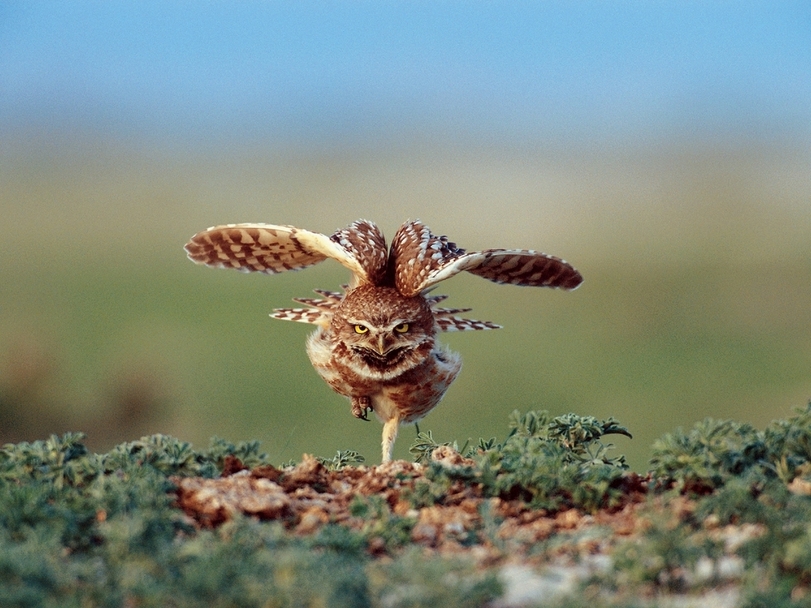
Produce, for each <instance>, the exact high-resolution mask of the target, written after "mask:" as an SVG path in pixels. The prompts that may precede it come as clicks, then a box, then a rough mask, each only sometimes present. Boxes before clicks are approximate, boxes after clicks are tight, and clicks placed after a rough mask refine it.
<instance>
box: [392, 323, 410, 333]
mask: <svg viewBox="0 0 811 608" xmlns="http://www.w3.org/2000/svg"><path fill="white" fill-rule="evenodd" d="M394 331H396V332H397V333H398V334H404V333H406V332H407V331H408V323H400V324H399V325H396V326H395V327H394Z"/></svg>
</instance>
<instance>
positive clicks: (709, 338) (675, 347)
mask: <svg viewBox="0 0 811 608" xmlns="http://www.w3.org/2000/svg"><path fill="white" fill-rule="evenodd" d="M810 157H811V154H809V150H807V149H803V148H798V147H796V146H791V145H789V144H785V145H780V144H775V143H768V144H764V143H751V142H744V143H741V142H733V143H730V142H715V143H712V144H708V143H706V142H705V143H695V142H693V143H689V144H687V143H684V142H682V143H680V144H678V145H677V144H672V145H666V146H639V147H638V148H635V149H622V150H616V149H608V148H606V149H591V150H587V151H561V150H553V149H547V150H544V149H530V150H528V149H504V148H489V149H483V148H481V147H474V148H471V149H468V148H464V147H461V146H432V145H428V144H425V145H422V146H417V145H414V146H412V147H409V148H400V149H396V150H393V151H392V150H371V151H370V150H336V151H325V152H320V153H305V152H302V151H291V152H288V153H284V154H283V153H280V152H273V153H271V152H268V151H266V150H261V149H253V150H238V151H237V150H234V149H227V148H226V149H223V150H213V149H212V150H205V151H197V152H195V153H190V152H189V151H187V150H172V149H168V148H164V149H161V150H156V149H143V148H137V147H126V146H122V145H114V144H110V143H109V142H107V143H105V142H99V141H88V140H82V141H79V142H62V144H52V143H46V142H44V141H42V140H34V141H28V142H19V141H18V142H12V143H9V142H6V144H4V145H3V146H2V149H0V209H2V213H3V218H4V219H3V226H4V228H5V231H4V233H5V236H4V239H3V241H2V242H1V243H0V253H2V256H1V257H0V273H1V274H0V276H1V277H2V279H0V408H2V409H0V440H2V441H12V440H13V441H19V440H28V439H35V438H40V437H43V436H44V435H45V434H47V433H49V432H53V431H63V430H67V429H74V430H83V431H85V432H87V433H88V434H89V440H90V444H91V445H93V447H95V448H97V449H104V448H106V447H109V446H110V445H112V444H113V443H116V442H119V441H123V440H128V439H133V438H135V437H136V436H140V435H142V434H147V433H156V432H163V433H170V434H174V435H176V436H178V437H180V438H182V439H185V440H190V441H192V442H194V443H195V444H196V445H205V444H206V443H207V441H208V438H209V437H210V436H212V435H218V436H221V437H225V438H227V439H229V440H232V441H237V440H243V439H259V440H261V441H262V444H263V449H264V450H265V451H267V452H268V453H269V454H270V455H271V457H272V458H275V459H276V460H278V461H283V460H286V459H288V458H299V457H300V456H301V454H302V453H303V452H310V453H316V454H319V455H325V456H326V455H331V454H333V453H334V452H335V450H337V449H350V448H351V449H356V450H359V451H360V452H361V453H363V454H365V455H366V457H367V458H368V459H369V460H370V461H371V462H377V460H378V458H379V453H378V452H379V448H378V443H379V438H380V426H379V425H378V424H377V423H376V422H374V423H364V422H361V421H357V420H355V419H354V418H352V416H351V415H350V413H349V406H348V403H347V402H346V401H345V400H344V399H343V398H341V397H340V396H338V395H335V394H333V393H332V392H331V391H330V390H329V388H328V387H327V386H326V385H324V384H323V383H322V382H321V381H320V380H319V379H318V378H317V376H316V374H315V372H314V371H313V370H312V369H311V368H310V366H309V363H308V361H307V358H306V355H305V353H304V348H303V342H304V339H305V336H306V334H307V332H308V331H309V329H308V328H307V327H306V326H303V325H299V324H292V323H284V322H280V321H273V320H271V319H269V318H268V317H267V313H268V312H270V310H271V309H272V308H274V307H277V306H287V305H289V301H290V298H292V297H295V296H303V295H307V294H308V293H309V291H310V290H311V289H312V288H315V287H321V288H327V289H329V288H335V287H337V286H338V285H339V284H341V283H342V282H344V281H346V279H347V273H346V271H345V270H344V269H343V268H342V267H340V266H339V265H337V264H334V263H331V262H330V263H326V264H324V265H322V266H320V267H316V268H312V269H309V270H306V271H304V272H301V273H294V274H290V275H279V276H274V277H268V276H248V275H242V274H239V273H230V272H225V271H215V270H210V269H206V268H201V267H197V266H195V265H193V264H191V263H190V262H188V261H187V260H186V259H185V255H184V252H183V250H182V246H183V244H184V243H185V241H186V240H187V238H188V237H189V236H191V234H192V233H194V232H196V231H198V230H200V229H203V228H205V227H207V226H209V225H212V224H217V223H225V222H240V221H261V222H273V223H290V224H296V225H300V226H304V227H307V228H310V229H313V230H320V231H324V232H329V231H332V230H334V229H335V228H338V227H340V226H343V225H345V224H347V223H348V222H350V221H352V220H354V219H357V218H359V217H367V218H369V219H373V220H375V221H377V222H378V223H379V224H380V225H381V226H382V227H383V229H384V231H386V233H387V234H389V235H391V234H392V233H393V231H394V229H395V228H396V226H397V225H398V224H399V223H400V222H401V221H403V220H405V219H407V218H415V217H419V218H421V219H422V220H424V221H425V222H426V223H427V224H428V225H429V226H431V227H432V229H433V230H434V231H435V232H437V233H444V234H448V235H449V237H450V238H451V239H452V240H455V241H456V242H457V243H458V244H459V245H460V246H463V247H466V248H469V249H476V248H483V247H531V248H536V249H541V250H545V251H548V252H549V253H553V254H556V255H559V256H562V257H564V258H566V259H567V260H569V261H570V262H572V263H573V264H574V265H575V266H577V267H578V269H580V270H581V272H582V273H583V275H584V276H585V279H586V280H585V283H584V285H583V287H582V288H580V289H579V290H577V291H575V292H573V293H561V292H555V291H550V290H537V289H522V288H517V287H504V286H498V285H495V284H492V283H488V282H486V281H482V280H481V279H478V278H476V277H472V276H465V277H458V278H455V279H454V280H452V281H449V282H448V283H447V284H445V285H443V286H441V287H440V289H439V292H444V293H449V294H451V296H452V299H451V300H449V305H452V306H472V307H473V308H474V312H473V313H471V316H473V317H474V318H482V319H486V320H491V321H495V322H498V323H500V324H502V325H504V329H502V330H500V331H497V332H475V333H472V332H471V333H465V334H453V335H448V336H447V337H446V341H447V342H448V343H450V344H451V345H452V346H453V347H454V349H456V350H459V351H460V352H462V354H463V359H464V364H465V366H464V369H463V371H462V374H461V376H460V377H459V379H458V380H457V382H456V383H455V384H454V386H453V387H452V388H451V390H450V391H449V393H448V395H447V397H446V399H445V401H444V402H443V403H442V404H441V405H440V406H439V407H438V408H437V409H436V410H434V412H432V413H431V414H430V415H429V416H428V417H427V418H426V419H425V421H424V422H423V424H421V429H425V430H427V429H430V430H432V431H433V433H434V436H435V437H436V438H437V439H439V440H452V439H457V440H459V441H460V443H461V442H463V441H464V440H465V439H467V438H468V437H472V438H474V439H475V438H478V437H479V436H483V437H490V436H492V435H494V434H496V433H498V432H501V430H502V429H504V428H505V421H506V418H507V415H508V414H509V412H510V411H512V410H513V409H516V408H518V409H530V408H535V409H549V410H550V411H552V412H554V413H564V412H567V411H574V412H577V413H579V414H583V415H594V416H598V417H608V416H614V417H616V418H618V419H619V420H620V422H622V423H623V424H624V425H626V426H628V427H629V428H630V430H631V431H632V432H634V435H635V438H634V439H633V440H626V439H625V438H622V437H620V438H619V439H618V440H617V441H616V443H617V445H618V448H619V449H620V450H621V451H622V452H624V453H626V454H627V455H628V456H629V460H630V462H631V464H632V466H633V467H634V468H637V469H643V468H644V467H645V465H646V461H647V458H648V449H649V447H650V444H651V442H652V441H653V439H654V438H656V437H658V436H660V435H661V434H663V433H664V432H666V431H670V430H672V429H674V428H675V427H677V426H687V425H690V424H692V422H694V421H695V420H698V419H701V418H704V417H705V416H712V417H716V418H735V419H738V420H742V421H751V422H753V423H755V424H756V425H758V426H763V425H764V424H765V423H766V422H768V421H769V420H771V419H772V418H775V417H782V416H785V415H787V414H788V413H789V412H790V411H791V408H792V407H795V406H800V405H803V404H804V403H805V402H807V401H808V399H809V398H811V248H809V242H811V241H810V240H809V235H810V234H811V172H809V171H808V166H809V162H808V161H809V158H810ZM413 434H414V431H413V428H410V427H405V428H404V429H403V432H402V434H401V438H400V440H399V441H398V444H397V450H396V455H397V456H400V457H407V454H408V452H407V448H408V445H409V444H410V442H411V439H412V437H413Z"/></svg>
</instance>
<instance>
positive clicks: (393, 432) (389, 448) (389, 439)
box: [383, 416, 400, 463]
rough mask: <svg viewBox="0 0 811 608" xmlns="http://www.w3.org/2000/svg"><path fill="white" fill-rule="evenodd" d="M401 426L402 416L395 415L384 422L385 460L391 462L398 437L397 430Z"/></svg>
mask: <svg viewBox="0 0 811 608" xmlns="http://www.w3.org/2000/svg"><path fill="white" fill-rule="evenodd" d="M399 428H400V418H398V417H397V416H394V417H393V418H389V419H388V420H386V422H385V423H384V424H383V462H384V463H386V462H391V454H392V452H393V451H394V440H395V439H397V431H398V429H399Z"/></svg>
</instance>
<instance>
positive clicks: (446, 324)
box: [186, 220, 582, 462]
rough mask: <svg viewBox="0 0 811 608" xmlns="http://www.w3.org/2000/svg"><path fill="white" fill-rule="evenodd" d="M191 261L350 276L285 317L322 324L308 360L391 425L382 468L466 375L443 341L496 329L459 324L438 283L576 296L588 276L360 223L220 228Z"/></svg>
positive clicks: (197, 239) (556, 262)
mask: <svg viewBox="0 0 811 608" xmlns="http://www.w3.org/2000/svg"><path fill="white" fill-rule="evenodd" d="M186 250H187V252H188V255H189V258H191V259H192V260H193V261H195V262H197V263H202V264H206V265H208V266H214V267H222V268H234V269H237V270H241V271H245V272H250V271H257V272H265V273H268V274H275V273H277V272H282V271H284V270H297V269H299V268H304V267H306V266H310V265H312V264H315V263H317V262H320V261H322V260H324V259H326V258H327V257H331V258H333V259H336V260H337V261H339V262H340V263H341V264H343V265H344V266H346V267H347V268H349V269H350V270H352V272H353V280H352V283H351V285H349V286H345V292H344V293H340V292H332V291H323V290H316V293H318V294H319V295H321V296H322V298H297V299H296V301H297V302H300V303H302V304H305V305H307V306H308V308H283V309H277V310H275V311H274V312H273V313H272V314H271V316H272V317H274V318H277V319H283V320H288V321H298V322H302V323H311V324H314V325H317V326H318V327H317V329H316V330H315V332H313V333H312V334H311V335H310V336H309V338H308V339H307V354H308V356H309V358H310V361H311V362H312V364H313V367H314V368H315V370H316V371H317V372H318V374H319V375H320V376H321V377H322V378H323V379H324V380H325V381H326V382H327V384H329V385H330V386H331V387H332V388H333V390H335V391H336V392H338V393H340V394H342V395H345V396H346V397H348V398H349V399H350V401H351V404H352V413H353V414H354V415H355V416H356V417H358V418H363V419H367V418H366V414H367V412H368V411H369V410H371V411H373V412H374V413H375V415H376V416H377V418H378V419H379V420H380V421H381V422H382V423H383V461H384V462H386V461H388V460H390V459H391V454H392V450H393V447H394V440H395V438H396V436H397V430H398V428H399V425H400V424H401V423H411V422H416V421H418V420H419V419H420V418H422V417H423V416H425V414H427V413H428V412H429V411H431V410H432V409H433V408H434V407H435V406H436V405H437V404H438V403H439V401H440V400H441V399H442V397H443V395H444V394H445V391H447V389H448V387H449V386H450V385H451V383H452V382H453V381H454V380H455V379H456V376H457V375H458V374H459V370H460V369H461V367H462V363H461V359H460V357H459V355H458V354H456V353H453V352H451V351H450V350H448V349H447V348H446V347H445V346H443V345H441V344H440V343H438V342H437V340H436V337H437V334H438V333H439V332H441V331H465V330H483V329H496V328H498V327H499V326H498V325H495V324H493V323H489V322H487V321H474V320H472V319H463V318H459V317H457V316H455V315H456V314H458V313H462V312H467V311H468V310H469V309H449V308H440V307H438V306H437V304H438V303H439V302H441V301H442V300H444V299H445V298H444V296H429V295H428V292H429V291H430V289H431V288H432V287H433V286H434V285H435V284H436V283H438V282H440V281H442V280H445V279H447V278H450V277H451V276H453V275H455V274H457V273H459V272H461V271H463V270H466V271H468V272H471V273H473V274H478V275H480V276H482V277H484V278H487V279H489V280H491V281H495V282H498V283H512V284H517V285H535V286H545V287H560V288H563V289H574V288H576V287H577V286H578V285H579V284H580V283H581V282H582V277H581V276H580V274H579V273H578V272H577V271H576V270H575V269H574V268H572V267H571V266H570V265H569V264H568V263H566V262H565V261H563V260H561V259H559V258H555V257H553V256H549V255H546V254H543V253H539V252H535V251H531V250H505V249H488V250H485V251H479V252H470V253H468V252H465V251H464V250H463V249H459V248H457V247H456V245H455V244H454V243H451V242H450V241H448V240H447V238H446V237H444V236H443V237H437V236H434V235H433V234H431V232H430V230H428V228H427V227H426V226H424V225H423V224H422V223H420V222H419V221H413V222H406V223H405V224H403V225H402V226H401V227H400V228H399V230H398V231H397V233H396V234H395V236H394V239H393V241H392V245H391V250H389V249H388V248H387V247H386V242H385V239H384V237H383V234H382V233H381V232H380V230H379V229H378V228H377V226H376V225H375V224H373V223H372V222H368V221H366V220H359V221H357V222H354V223H353V224H351V225H350V226H349V227H347V228H344V229H342V230H339V231H337V232H336V233H334V234H333V235H332V236H330V237H327V236H326V235H323V234H318V233H313V232H309V231H306V230H301V229H299V228H295V227H293V226H277V225H271V224H229V225H226V226H216V227H213V228H209V229H208V230H206V231H204V232H200V233H198V234H196V235H195V236H194V237H192V239H191V241H190V242H189V243H188V244H187V245H186Z"/></svg>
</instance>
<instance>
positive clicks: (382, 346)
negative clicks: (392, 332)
mask: <svg viewBox="0 0 811 608" xmlns="http://www.w3.org/2000/svg"><path fill="white" fill-rule="evenodd" d="M377 352H378V353H380V356H381V357H384V356H385V355H386V353H387V352H389V349H388V345H387V344H386V336H378V337H377Z"/></svg>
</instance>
